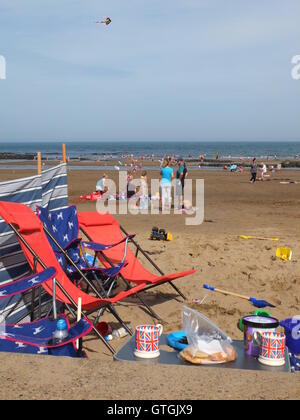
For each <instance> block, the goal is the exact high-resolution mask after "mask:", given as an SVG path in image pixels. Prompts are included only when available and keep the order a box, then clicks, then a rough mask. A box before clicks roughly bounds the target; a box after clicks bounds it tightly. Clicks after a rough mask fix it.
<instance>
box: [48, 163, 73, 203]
mask: <svg viewBox="0 0 300 420" xmlns="http://www.w3.org/2000/svg"><path fill="white" fill-rule="evenodd" d="M42 187H43V193H42V197H43V200H42V207H43V208H46V209H47V210H48V211H52V210H60V209H63V208H66V207H68V202H69V198H68V177H67V164H62V165H59V166H56V167H55V168H51V169H47V170H46V171H43V173H42Z"/></svg>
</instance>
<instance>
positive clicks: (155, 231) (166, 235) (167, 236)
mask: <svg viewBox="0 0 300 420" xmlns="http://www.w3.org/2000/svg"><path fill="white" fill-rule="evenodd" d="M150 239H151V240H152V241H172V240H173V235H172V233H170V232H166V230H165V229H159V228H158V227H156V226H155V227H153V228H152V232H151V235H150Z"/></svg>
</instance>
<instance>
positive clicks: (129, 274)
mask: <svg viewBox="0 0 300 420" xmlns="http://www.w3.org/2000/svg"><path fill="white" fill-rule="evenodd" d="M78 218H79V224H80V228H81V230H82V232H83V233H84V234H85V235H86V236H87V238H88V239H89V240H92V241H97V242H100V243H103V244H104V245H106V244H109V243H111V242H119V241H120V240H121V239H123V238H124V236H123V233H124V230H123V233H122V230H121V229H122V228H121V226H120V225H119V223H118V222H117V220H116V219H115V218H114V217H113V216H112V215H110V214H109V213H107V214H105V215H103V214H99V213H96V212H93V213H79V215H78ZM131 242H133V244H134V245H135V246H136V248H137V252H136V254H135V255H134V253H133V252H132V251H131V249H129V247H128V250H127V257H126V260H125V261H126V262H127V266H126V267H124V268H123V269H122V270H121V274H122V276H123V277H124V279H125V280H126V281H128V282H132V283H135V284H142V283H145V282H146V283H147V284H148V286H147V289H149V288H152V287H156V286H158V285H161V284H163V283H169V284H170V285H171V286H172V287H173V288H174V289H175V290H176V292H177V293H179V294H180V295H181V296H182V297H183V298H185V296H184V295H183V294H182V293H181V292H180V290H179V289H178V288H177V287H176V286H175V285H174V284H173V283H172V280H176V279H179V278H181V277H185V276H188V275H190V274H194V273H195V272H196V271H195V270H189V271H184V272H181V273H174V274H169V275H164V273H163V272H162V271H161V270H160V269H159V267H157V265H156V264H155V263H154V262H153V261H152V260H151V258H150V257H149V256H148V255H147V254H145V252H144V251H143V250H142V248H141V247H140V246H139V245H138V244H137V243H136V242H135V241H134V240H131ZM139 251H140V252H142V253H143V255H144V256H145V257H146V258H147V259H148V260H149V261H150V263H151V264H152V265H153V266H154V267H155V269H156V270H158V271H159V273H160V274H161V275H160V276H155V275H154V274H152V273H150V271H148V270H147V269H146V268H145V267H144V266H143V265H142V264H141V263H140V261H139V260H138V259H137V256H138V252H139ZM98 255H99V258H100V259H101V262H102V263H103V265H104V266H105V267H110V263H113V264H117V263H119V262H120V261H121V259H122V257H123V255H124V244H120V245H118V246H116V247H114V248H111V249H109V250H107V251H105V252H103V253H102V257H101V254H98ZM105 257H106V258H105Z"/></svg>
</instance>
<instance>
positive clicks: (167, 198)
mask: <svg viewBox="0 0 300 420" xmlns="http://www.w3.org/2000/svg"><path fill="white" fill-rule="evenodd" d="M160 174H161V181H160V186H161V192H162V194H161V197H162V198H161V199H162V209H163V211H170V209H171V203H172V194H171V192H172V179H173V178H174V173H173V169H172V168H170V164H169V160H168V159H166V158H165V159H164V160H163V164H162V168H161V169H160Z"/></svg>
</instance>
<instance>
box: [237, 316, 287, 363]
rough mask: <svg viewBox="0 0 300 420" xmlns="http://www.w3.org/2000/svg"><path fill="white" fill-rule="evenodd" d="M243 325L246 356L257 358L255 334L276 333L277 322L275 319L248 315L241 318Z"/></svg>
mask: <svg viewBox="0 0 300 420" xmlns="http://www.w3.org/2000/svg"><path fill="white" fill-rule="evenodd" d="M243 325H244V346H245V352H246V353H247V354H248V356H252V357H258V356H259V342H258V341H257V340H256V334H257V333H264V332H268V333H276V330H277V328H278V327H279V321H278V319H276V318H269V317H263V316H257V315H248V316H245V317H244V318H243Z"/></svg>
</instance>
